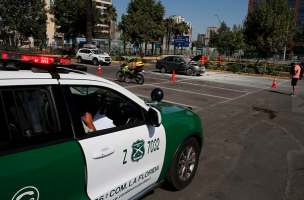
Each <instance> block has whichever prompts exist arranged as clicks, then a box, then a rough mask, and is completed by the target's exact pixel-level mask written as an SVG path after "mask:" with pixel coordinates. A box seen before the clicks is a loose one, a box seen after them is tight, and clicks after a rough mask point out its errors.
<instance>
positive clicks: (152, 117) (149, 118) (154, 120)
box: [146, 107, 161, 127]
mask: <svg viewBox="0 0 304 200" xmlns="http://www.w3.org/2000/svg"><path fill="white" fill-rule="evenodd" d="M146 123H147V124H150V125H151V126H155V127H159V126H160V124H161V115H160V112H159V111H158V110H157V109H156V108H153V107H150V108H149V110H148V113H147V115H146Z"/></svg>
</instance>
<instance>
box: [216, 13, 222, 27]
mask: <svg viewBox="0 0 304 200" xmlns="http://www.w3.org/2000/svg"><path fill="white" fill-rule="evenodd" d="M215 16H217V18H218V20H219V28H220V27H221V20H220V18H219V16H218V15H215Z"/></svg>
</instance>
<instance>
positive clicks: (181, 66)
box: [174, 56, 186, 72]
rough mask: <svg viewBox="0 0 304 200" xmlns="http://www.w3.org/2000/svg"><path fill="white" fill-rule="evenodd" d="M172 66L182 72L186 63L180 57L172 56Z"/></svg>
mask: <svg viewBox="0 0 304 200" xmlns="http://www.w3.org/2000/svg"><path fill="white" fill-rule="evenodd" d="M174 68H175V70H176V71H177V72H184V71H185V68H186V64H185V62H184V60H183V59H182V58H181V57H178V56H176V57H174Z"/></svg>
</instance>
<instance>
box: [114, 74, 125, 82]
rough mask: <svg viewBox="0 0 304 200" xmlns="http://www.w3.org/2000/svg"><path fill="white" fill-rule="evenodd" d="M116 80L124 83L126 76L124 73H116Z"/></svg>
mask: <svg viewBox="0 0 304 200" xmlns="http://www.w3.org/2000/svg"><path fill="white" fill-rule="evenodd" d="M116 78H117V80H118V81H119V82H124V81H125V80H126V75H125V74H124V73H123V72H122V71H118V72H117V73H116Z"/></svg>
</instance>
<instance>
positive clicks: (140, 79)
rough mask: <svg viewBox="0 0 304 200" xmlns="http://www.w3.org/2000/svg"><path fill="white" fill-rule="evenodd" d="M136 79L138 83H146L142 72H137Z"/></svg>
mask: <svg viewBox="0 0 304 200" xmlns="http://www.w3.org/2000/svg"><path fill="white" fill-rule="evenodd" d="M134 80H135V81H136V83H138V84H140V85H142V84H144V82H145V78H144V76H143V75H141V74H136V76H135V78H134Z"/></svg>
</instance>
